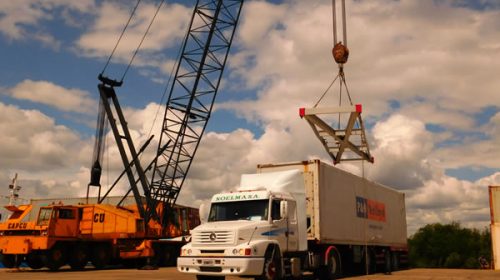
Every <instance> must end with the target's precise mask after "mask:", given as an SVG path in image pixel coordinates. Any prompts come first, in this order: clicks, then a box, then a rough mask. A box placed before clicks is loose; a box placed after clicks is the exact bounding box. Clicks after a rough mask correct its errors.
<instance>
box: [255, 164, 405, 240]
mask: <svg viewBox="0 0 500 280" xmlns="http://www.w3.org/2000/svg"><path fill="white" fill-rule="evenodd" d="M293 169H297V170H301V171H302V172H303V175H304V180H305V185H306V197H307V201H306V204H307V207H306V208H307V221H308V222H307V225H308V238H309V239H310V240H317V241H318V242H320V243H330V244H350V245H380V246H391V247H400V248H405V247H406V246H407V232H406V210H405V196H404V193H401V192H398V191H396V190H393V189H390V188H388V187H385V186H383V185H381V184H378V183H375V182H371V181H369V180H366V179H364V178H361V177H359V176H356V175H353V174H351V173H348V172H346V171H343V170H340V169H338V168H335V167H333V166H331V165H329V164H326V163H323V162H321V161H319V160H310V161H303V162H293V163H280V164H261V165H259V166H258V172H275V171H281V170H293Z"/></svg>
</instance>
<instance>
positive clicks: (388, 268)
mask: <svg viewBox="0 0 500 280" xmlns="http://www.w3.org/2000/svg"><path fill="white" fill-rule="evenodd" d="M391 272H392V254H391V251H390V250H388V249H386V250H385V251H384V273H385V274H391Z"/></svg>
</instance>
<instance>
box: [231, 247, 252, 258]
mask: <svg viewBox="0 0 500 280" xmlns="http://www.w3.org/2000/svg"><path fill="white" fill-rule="evenodd" d="M233 255H239V256H250V255H252V248H241V249H233Z"/></svg>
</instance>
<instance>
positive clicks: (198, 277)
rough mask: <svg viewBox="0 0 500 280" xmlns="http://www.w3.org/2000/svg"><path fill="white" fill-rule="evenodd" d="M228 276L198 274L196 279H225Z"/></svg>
mask: <svg viewBox="0 0 500 280" xmlns="http://www.w3.org/2000/svg"><path fill="white" fill-rule="evenodd" d="M225 279H226V276H209V275H196V280H225Z"/></svg>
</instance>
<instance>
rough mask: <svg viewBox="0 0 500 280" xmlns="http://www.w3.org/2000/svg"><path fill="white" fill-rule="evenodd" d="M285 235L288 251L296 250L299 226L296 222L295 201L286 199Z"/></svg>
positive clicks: (297, 247)
mask: <svg viewBox="0 0 500 280" xmlns="http://www.w3.org/2000/svg"><path fill="white" fill-rule="evenodd" d="M287 204H288V218H287V219H286V220H287V226H288V230H287V234H286V235H287V237H288V251H297V250H298V249H299V228H298V223H297V206H296V205H297V204H296V202H295V201H292V200H289V201H288V203H287Z"/></svg>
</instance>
